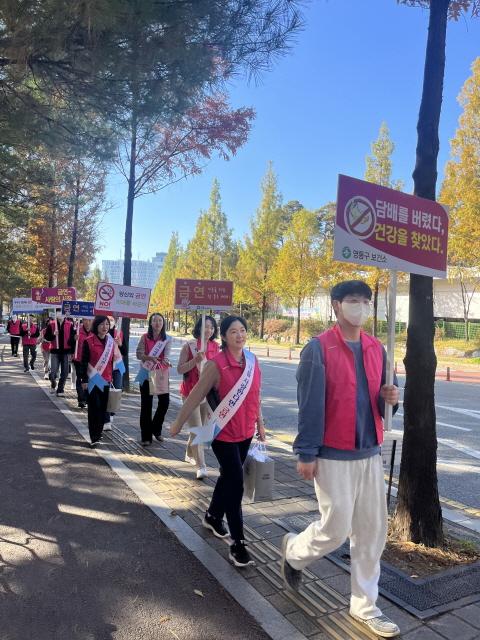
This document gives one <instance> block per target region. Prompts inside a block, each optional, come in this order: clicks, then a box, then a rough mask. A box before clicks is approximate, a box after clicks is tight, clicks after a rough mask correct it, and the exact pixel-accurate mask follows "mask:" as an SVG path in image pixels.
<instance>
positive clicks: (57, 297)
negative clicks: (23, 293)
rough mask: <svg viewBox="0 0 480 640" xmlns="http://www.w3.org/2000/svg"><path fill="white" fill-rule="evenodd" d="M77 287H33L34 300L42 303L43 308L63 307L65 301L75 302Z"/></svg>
mask: <svg viewBox="0 0 480 640" xmlns="http://www.w3.org/2000/svg"><path fill="white" fill-rule="evenodd" d="M76 297H77V290H76V289H75V287H33V288H32V300H33V301H34V302H38V303H41V304H42V305H43V308H45V309H47V308H50V307H61V306H62V302H63V301H64V300H75V299H76Z"/></svg>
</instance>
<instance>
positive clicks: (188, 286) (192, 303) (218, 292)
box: [175, 278, 233, 311]
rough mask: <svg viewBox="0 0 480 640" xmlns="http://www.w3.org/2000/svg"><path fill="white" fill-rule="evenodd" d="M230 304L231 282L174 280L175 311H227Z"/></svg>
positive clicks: (231, 294)
mask: <svg viewBox="0 0 480 640" xmlns="http://www.w3.org/2000/svg"><path fill="white" fill-rule="evenodd" d="M232 303H233V282H232V281H231V280H185V279H182V278H177V279H176V280H175V309H192V310H195V309H196V310H203V311H204V310H208V309H213V310H215V311H228V310H229V309H231V308H232Z"/></svg>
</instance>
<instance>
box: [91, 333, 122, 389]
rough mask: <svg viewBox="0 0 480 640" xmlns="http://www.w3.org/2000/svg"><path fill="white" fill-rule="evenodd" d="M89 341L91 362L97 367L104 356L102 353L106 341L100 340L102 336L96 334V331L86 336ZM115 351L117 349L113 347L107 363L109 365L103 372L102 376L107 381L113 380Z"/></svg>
mask: <svg viewBox="0 0 480 640" xmlns="http://www.w3.org/2000/svg"><path fill="white" fill-rule="evenodd" d="M86 340H87V342H88V347H89V349H90V360H89V363H90V364H91V365H92V367H95V366H96V364H97V362H98V361H99V360H100V358H101V357H102V353H103V351H104V349H105V344H106V343H105V342H102V341H101V340H100V338H99V337H98V336H96V335H95V334H94V333H92V334H90V335H89V336H88V337H87V338H86ZM114 353H115V349H112V355H111V356H110V360H109V361H108V363H107V366H106V367H105V369H104V371H103V373H102V378H103V379H104V380H105V382H111V381H112V379H113V356H114Z"/></svg>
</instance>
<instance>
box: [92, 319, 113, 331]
mask: <svg viewBox="0 0 480 640" xmlns="http://www.w3.org/2000/svg"><path fill="white" fill-rule="evenodd" d="M105 320H107V321H108V325H109V326H110V320H109V319H108V317H107V316H95V318H94V319H93V324H92V333H94V334H95V335H96V336H98V325H100V324H102V322H105Z"/></svg>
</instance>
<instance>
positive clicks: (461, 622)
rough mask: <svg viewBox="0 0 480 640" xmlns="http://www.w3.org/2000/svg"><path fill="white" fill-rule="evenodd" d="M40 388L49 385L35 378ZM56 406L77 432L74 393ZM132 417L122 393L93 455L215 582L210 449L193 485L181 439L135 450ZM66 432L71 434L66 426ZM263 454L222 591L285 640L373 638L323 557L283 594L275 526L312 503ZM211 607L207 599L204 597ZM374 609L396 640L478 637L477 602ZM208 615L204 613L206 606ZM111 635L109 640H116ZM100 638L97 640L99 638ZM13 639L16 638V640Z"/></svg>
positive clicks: (135, 401) (292, 477) (292, 476)
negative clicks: (243, 547)
mask: <svg viewBox="0 0 480 640" xmlns="http://www.w3.org/2000/svg"><path fill="white" fill-rule="evenodd" d="M22 375H25V374H22ZM27 378H28V376H27ZM39 384H40V385H42V386H47V385H48V383H44V382H43V381H40V380H39ZM55 403H56V404H58V406H59V408H61V409H62V410H63V411H65V412H66V414H67V415H69V416H70V418H71V420H72V421H73V423H75V424H76V425H77V428H80V429H84V428H85V427H84V425H85V423H86V416H85V413H84V412H82V411H81V410H77V409H75V405H76V402H75V399H74V394H73V392H67V398H66V399H65V401H63V400H58V401H57V400H55ZM177 408H178V405H177V404H175V403H173V404H172V407H171V409H170V411H169V414H168V416H167V421H169V420H170V419H171V418H172V416H173V415H174V414H175V412H176V410H177ZM52 413H53V412H52ZM138 415H139V396H138V395H137V394H128V395H127V396H125V398H124V402H123V407H122V410H121V412H120V414H119V416H118V417H116V419H115V426H114V429H113V431H112V432H111V434H110V435H106V436H105V438H104V441H105V444H103V445H102V447H101V448H100V449H99V455H103V456H105V457H106V458H107V459H109V460H110V459H113V460H115V461H119V463H120V462H121V463H122V465H126V467H128V468H129V469H130V470H131V471H132V472H133V473H134V475H135V477H136V478H138V479H139V480H140V481H141V483H143V485H144V486H147V487H148V488H149V489H150V490H151V491H152V492H154V495H156V496H158V500H159V501H161V503H162V504H164V505H166V506H167V507H168V509H169V510H170V513H169V515H170V520H171V521H172V522H171V524H170V525H169V526H171V528H172V529H176V530H177V531H178V532H179V533H178V534H177V535H179V537H180V538H181V539H182V535H185V533H182V531H183V532H184V530H182V527H181V526H180V525H181V524H183V525H188V526H189V527H190V528H191V530H193V532H194V533H195V534H196V536H200V537H201V538H203V539H204V540H205V543H206V544H207V545H208V548H209V549H210V550H212V551H213V552H215V553H214V555H212V556H209V557H210V562H211V566H210V569H211V571H212V573H213V574H214V575H216V576H217V578H219V579H220V580H222V579H223V578H224V576H225V574H224V573H222V571H223V568H222V567H223V565H222V564H221V563H220V564H218V563H217V561H216V560H214V556H215V557H217V558H218V559H219V561H220V560H222V561H223V560H224V559H226V558H227V554H228V547H227V545H226V544H225V542H224V541H221V540H217V539H215V538H213V537H212V536H211V534H209V532H208V531H206V530H205V529H204V528H203V527H202V526H201V517H202V515H203V512H204V510H205V507H206V505H207V504H208V500H209V496H210V495H211V492H212V488H213V484H214V479H215V475H216V471H214V469H215V468H216V462H215V459H214V457H213V455H212V454H211V452H210V451H208V452H207V463H208V464H209V466H210V468H211V469H212V474H211V478H209V479H208V480H207V481H205V482H201V481H197V480H195V478H194V471H193V468H192V467H190V466H189V465H188V464H186V463H185V462H184V461H183V460H184V454H185V443H184V440H185V437H183V438H182V437H181V438H180V439H175V440H174V439H170V438H169V437H168V432H166V433H165V436H166V437H165V442H164V443H163V444H162V445H160V444H157V445H155V446H153V447H151V448H148V449H144V448H142V447H141V446H140V445H139V444H138V438H139V430H138ZM82 425H83V426H82ZM68 432H69V433H70V434H71V433H72V432H71V429H70V428H68ZM75 439H77V436H75ZM270 451H271V454H272V455H273V457H274V458H275V461H276V484H275V494H274V499H273V501H272V502H264V503H259V504H246V505H245V507H244V513H245V521H246V535H247V539H248V540H249V543H250V550H251V553H252V555H253V556H254V557H255V560H256V566H255V567H249V568H248V569H246V570H243V571H236V572H235V574H229V575H230V577H229V578H228V579H227V581H226V582H223V584H224V586H227V588H229V587H230V582H231V588H230V590H231V592H232V593H233V594H234V597H236V598H237V599H238V600H240V601H241V602H242V604H243V605H244V606H245V607H246V608H247V609H249V607H250V606H253V605H250V604H249V602H250V601H251V600H252V599H251V598H250V600H249V599H245V598H244V597H243V596H244V594H245V593H249V594H252V593H256V594H257V597H256V598H254V600H255V603H256V605H257V607H256V611H255V610H254V611H252V612H253V613H254V615H256V618H257V620H259V621H260V622H261V623H262V624H263V625H264V626H265V624H268V622H269V620H268V617H269V616H271V612H277V615H278V614H280V617H281V618H282V619H283V620H285V622H286V623H288V624H289V625H292V626H293V627H292V628H296V629H297V630H298V633H297V634H291V635H288V636H284V637H285V638H286V637H292V638H293V637H295V638H296V639H297V640H301V639H302V638H309V639H313V640H327V639H335V640H348V639H355V640H367V639H368V638H370V639H371V638H374V637H375V636H373V635H372V634H371V633H370V632H368V631H365V630H364V629H363V628H362V626H361V625H360V624H359V623H357V622H355V621H352V620H351V619H350V617H349V615H348V593H349V576H348V574H347V572H346V571H344V570H343V569H342V568H340V567H338V566H337V565H336V564H334V563H333V562H331V561H330V560H328V559H322V560H320V561H319V562H317V563H315V564H314V565H312V566H311V567H310V570H309V571H308V572H306V578H307V579H306V583H305V586H304V587H303V588H302V590H301V592H300V594H299V595H292V594H290V593H288V592H286V591H285V590H284V589H283V585H282V581H281V579H280V574H279V562H278V561H279V557H280V553H279V546H280V541H281V538H282V536H283V535H284V533H285V529H284V528H283V527H282V526H280V525H279V520H282V519H285V518H286V517H289V518H290V522H291V517H292V516H294V517H296V518H298V519H299V521H301V520H302V518H304V517H305V515H306V514H309V513H311V514H313V513H314V512H315V511H316V501H315V497H314V490H313V486H312V485H311V483H307V482H304V481H302V480H300V479H299V478H298V476H297V474H296V472H295V469H294V461H293V457H292V455H291V454H290V453H289V447H288V446H287V445H284V444H283V443H280V442H277V441H271V443H270ZM92 455H97V454H92ZM167 523H168V519H167ZM187 544H188V543H187ZM207 564H208V563H207ZM217 565H218V566H217ZM179 566H180V563H179ZM233 575H234V576H235V577H234V578H233V577H232V576H233ZM239 580H240V582H241V583H244V588H245V590H246V591H244V592H243V595H242V589H241V588H239ZM229 581H230V582H229ZM252 589H253V591H252ZM242 598H243V599H242ZM478 601H480V596H479V597H478ZM210 602H212V600H211V599H210V598H209V603H210ZM255 603H254V604H255ZM267 605H268V606H267ZM380 606H381V607H382V609H383V610H384V612H385V613H386V614H387V615H389V616H390V617H391V618H392V619H394V620H395V621H397V622H398V624H399V625H400V626H401V629H402V632H403V634H402V638H405V639H407V640H434V639H437V640H440V639H444V640H445V639H452V640H453V639H454V638H455V640H474V639H475V638H479V637H480V605H479V604H477V603H470V604H468V606H464V607H462V608H458V609H456V610H454V611H452V612H449V613H445V614H443V615H439V616H438V617H436V618H434V619H432V620H430V621H429V622H422V621H421V620H419V619H417V618H415V617H414V616H412V615H410V614H409V613H407V612H406V611H404V610H403V609H401V608H400V607H398V606H397V605H395V604H393V603H392V602H390V601H389V600H387V599H386V598H383V597H381V598H380ZM253 609H255V607H254V606H253ZM208 610H209V611H210V605H208ZM250 610H252V609H250ZM280 627H281V625H280ZM280 627H279V629H280ZM234 628H236V627H233V623H232V625H230V624H229V625H228V634H229V637H235V636H232V633H231V630H232V629H234ZM272 629H273V628H272V625H270V631H269V634H270V636H271V637H272V638H280V637H281V631H278V633H275V631H274V630H272ZM177 633H178V631H177ZM224 634H225V629H224V630H223V634H222V635H219V636H217V635H212V636H208V637H211V638H212V639H214V638H217V637H218V638H223V637H224ZM250 636H251V637H253V638H254V637H255V636H254V635H252V634H251V632H250V631H247V630H245V631H244V635H242V636H240V637H250ZM106 637H107V638H108V637H109V636H106ZM112 637H113V638H115V639H116V638H117V637H120V636H112ZM135 637H137V636H135ZM146 637H148V636H146ZM157 637H163V636H157ZM180 637H182V638H183V637H185V638H187V637H188V638H197V637H201V636H198V635H197V634H196V633H193V635H191V636H188V635H183V636H180ZM205 637H207V636H205ZM260 637H261V636H260ZM100 638H102V636H99V639H100ZM9 640H10V639H9ZM15 640H17V639H16V637H15Z"/></svg>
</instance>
